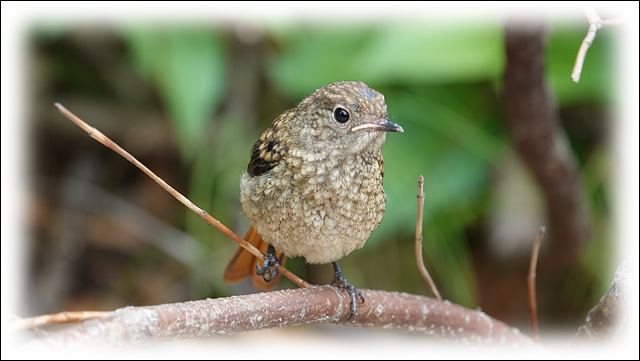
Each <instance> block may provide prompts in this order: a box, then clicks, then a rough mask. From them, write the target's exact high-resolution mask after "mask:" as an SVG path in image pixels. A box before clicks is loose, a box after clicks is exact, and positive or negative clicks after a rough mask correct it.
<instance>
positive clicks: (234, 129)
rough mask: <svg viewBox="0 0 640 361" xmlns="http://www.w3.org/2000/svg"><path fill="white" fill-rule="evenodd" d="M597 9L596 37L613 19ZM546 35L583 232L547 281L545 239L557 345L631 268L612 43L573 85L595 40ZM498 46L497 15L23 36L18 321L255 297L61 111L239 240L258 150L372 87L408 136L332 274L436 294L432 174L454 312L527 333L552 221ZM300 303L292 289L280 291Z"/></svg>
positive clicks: (181, 210) (192, 221) (139, 179)
mask: <svg viewBox="0 0 640 361" xmlns="http://www.w3.org/2000/svg"><path fill="white" fill-rule="evenodd" d="M207 11H210V12H212V14H213V13H215V11H216V6H215V5H209V6H208V7H207ZM596 11H598V13H599V15H600V16H601V17H602V18H603V19H607V18H613V17H617V16H621V15H623V14H619V13H616V12H615V11H609V10H608V9H607V8H596ZM543 23H544V24H545V26H546V33H547V35H546V46H545V51H546V52H545V54H544V56H545V72H546V81H547V85H548V87H549V89H550V92H551V94H552V95H553V99H554V101H555V103H556V106H557V114H558V115H559V117H558V119H559V120H560V122H561V125H562V127H563V128H564V131H565V132H566V136H567V139H568V142H569V145H570V148H571V152H572V153H573V155H574V157H575V160H576V163H577V167H578V173H579V174H578V176H579V180H580V182H581V184H582V186H583V189H584V192H583V195H582V198H583V204H584V206H585V207H586V211H585V215H586V217H587V219H585V222H586V223H587V224H588V230H589V232H588V234H587V236H585V237H584V239H582V240H581V243H580V246H579V248H578V249H577V250H576V254H575V255H567V259H568V260H571V261H570V264H568V265H566V266H567V267H566V268H564V269H563V270H562V271H561V272H558V273H552V272H546V273H545V271H544V270H545V269H555V268H554V267H553V266H552V265H546V264H545V260H547V259H549V258H548V257H545V250H546V249H547V248H548V244H546V243H545V240H546V238H545V240H543V244H542V250H541V260H540V262H539V264H538V310H539V322H540V326H541V330H542V332H543V334H542V339H543V341H544V332H545V330H550V329H556V328H557V327H561V328H562V329H564V330H567V332H568V334H573V332H575V331H576V330H577V327H578V326H579V325H581V324H582V322H583V321H584V318H585V316H586V313H587V312H588V310H589V309H590V308H592V307H593V306H594V305H595V304H596V303H597V302H598V300H599V299H600V297H601V296H602V295H603V294H604V292H605V291H606V289H607V288H608V287H609V285H610V283H611V279H612V275H613V272H614V271H615V268H616V267H617V265H618V264H619V263H620V262H621V260H622V259H621V258H620V256H619V254H618V253H616V251H617V250H618V246H619V240H618V236H617V232H616V229H615V228H614V225H615V222H614V219H613V215H614V214H615V213H614V212H613V211H614V208H615V206H616V204H613V203H614V198H613V194H612V184H614V183H612V182H614V180H615V179H614V178H615V174H614V172H613V171H614V170H615V164H614V162H615V161H616V159H615V157H614V154H613V152H612V148H611V146H610V145H611V144H610V143H611V137H610V135H611V132H612V130H613V128H614V127H615V123H616V121H617V120H616V118H615V115H616V113H617V110H616V109H617V108H616V107H618V106H619V102H618V100H617V89H618V88H619V84H618V82H617V80H616V79H618V78H619V74H618V72H617V71H616V68H617V64H618V62H617V60H616V56H617V55H616V54H620V52H619V51H618V50H619V49H618V47H619V45H620V44H619V40H618V37H619V30H618V29H616V28H607V29H603V30H601V31H599V32H598V36H597V39H596V41H595V42H594V44H593V46H592V47H591V48H590V50H589V52H588V54H587V58H586V61H585V65H584V69H583V72H582V78H581V80H580V83H579V84H574V83H573V82H572V81H571V79H570V74H571V70H572V67H573V63H574V60H575V57H576V54H577V50H578V48H579V46H580V44H581V42H582V40H583V38H584V36H585V35H586V31H587V29H588V23H587V21H586V19H585V16H584V13H583V12H582V9H581V8H579V7H576V8H575V11H573V12H571V16H568V17H554V16H549V17H546V18H544V17H543ZM504 33H505V29H504V24H503V19H500V18H497V17H496V18H487V19H480V20H478V19H475V21H469V19H461V20H460V21H456V19H455V18H453V19H438V17H437V16H431V17H429V16H425V17H424V18H415V19H413V20H407V21H375V20H371V21H368V20H362V21H344V18H343V17H337V18H335V19H333V20H330V21H320V20H319V19H313V20H310V21H307V19H304V18H286V17H285V18H283V19H280V21H259V20H255V21H250V20H246V19H242V20H241V19H234V18H233V17H226V18H225V17H220V18H211V19H209V20H206V21H204V20H193V21H189V20H182V21H181V20H177V21H172V22H147V23H142V22H136V21H128V22H127V21H120V22H113V23H111V22H104V23H90V22H68V23H66V22H55V21H51V22H43V21H40V22H37V23H32V24H30V26H29V27H28V28H27V31H26V32H25V36H24V41H25V45H26V46H25V51H26V56H25V61H26V62H25V68H24V70H25V72H26V81H27V87H26V91H27V96H26V104H25V105H26V109H28V113H27V118H28V122H27V145H28V155H27V157H26V158H25V159H26V160H27V162H26V163H27V169H28V177H27V180H28V183H27V185H26V188H27V191H28V203H27V211H28V214H27V215H26V217H25V221H26V222H27V223H26V227H27V239H26V254H25V257H26V259H25V264H26V266H25V269H26V276H25V287H24V290H23V292H22V293H21V294H20V295H19V298H20V299H21V300H22V301H21V306H22V310H20V312H19V314H20V316H32V315H38V314H44V313H55V312H61V311H73V310H113V309H115V308H118V307H123V306H128V305H134V306H142V305H154V304H161V303H169V302H181V301H187V300H196V299H203V298H216V297H225V296H230V295H237V294H242V293H253V292H257V290H256V289H254V288H253V287H252V286H251V284H250V282H248V281H247V282H242V283H238V284H232V285H227V284H224V283H223V282H222V274H223V270H224V267H225V265H226V262H227V261H228V259H229V258H230V257H231V255H232V254H233V252H234V250H235V249H236V247H237V246H236V244H235V243H234V242H233V241H231V240H230V239H228V238H227V237H225V236H224V235H223V234H222V233H221V232H219V231H217V230H216V229H214V228H213V227H211V226H209V225H208V224H207V223H206V222H204V221H203V220H202V219H201V218H200V217H199V216H197V215H195V214H194V213H192V212H191V211H189V210H188V209H187V208H186V207H184V206H183V205H182V204H180V203H179V202H178V201H176V200H175V199H174V198H173V197H171V196H170V195H169V194H167V193H166V192H165V191H163V190H162V189H161V188H160V187H159V186H158V185H156V184H155V183H154V182H153V181H152V180H151V179H149V178H148V177H147V176H146V175H144V174H143V173H142V172H141V171H140V170H138V169H137V168H136V167H135V166H133V165H132V164H130V163H129V162H127V161H126V160H125V159H123V158H122V157H120V156H119V155H117V154H115V153H114V152H112V151H111V150H109V149H107V148H106V147H104V146H102V145H100V144H99V143H97V142H96V141H94V140H93V139H91V138H90V137H88V136H87V134H86V133H84V132H83V131H82V130H81V129H80V128H78V127H77V126H75V125H74V124H73V123H71V122H70V121H69V120H67V119H66V118H64V117H63V116H62V115H60V114H59V113H58V112H57V111H56V109H55V108H54V106H53V104H54V102H60V103H62V104H63V105H64V106H65V107H67V108H68V109H69V110H71V111H72V112H74V113H75V114H77V115H78V116H79V117H81V118H82V119H84V120H85V121H86V122H87V123H89V124H90V125H92V126H94V127H96V128H97V129H99V130H100V131H101V132H103V133H104V134H105V135H107V136H108V137H110V138H111V139H112V140H113V141H115V142H116V143H118V144H119V145H121V146H122V147H123V148H125V149H126V150H127V151H129V152H130V153H131V154H132V155H133V156H135V157H136V158H137V159H138V160H140V161H141V162H142V163H144V164H145V165H146V166H147V167H149V168H150V169H151V170H152V171H154V172H155V173H156V174H157V175H158V176H160V177H161V178H163V179H164V180H165V181H167V182H168V183H169V184H170V185H172V186H173V187H174V188H175V189H176V190H178V191H179V192H181V193H182V194H184V195H185V196H187V197H188V198H189V199H190V200H191V201H193V202H194V203H195V204H196V205H198V206H199V207H200V208H202V209H204V210H206V211H207V212H209V213H210V214H211V215H213V216H214V217H215V218H217V219H218V220H220V221H221V222H222V223H224V224H225V225H226V226H227V227H229V228H230V229H231V230H233V231H235V232H236V233H238V234H239V235H240V236H243V235H244V233H245V232H246V230H247V228H248V222H247V220H246V218H245V216H244V215H243V214H242V209H241V206H240V203H239V201H238V193H239V188H238V182H239V179H240V174H241V173H242V172H243V171H244V170H245V169H246V166H247V164H248V161H249V151H250V149H251V146H252V145H253V143H254V142H255V141H256V140H257V139H258V137H259V136H260V134H261V132H262V131H263V130H264V129H265V128H266V127H267V126H268V125H269V123H270V122H271V121H272V120H273V119H274V118H275V117H276V116H278V115H279V114H280V113H282V112H283V111H284V110H286V109H289V108H291V107H293V106H295V104H296V102H298V101H300V100H302V99H303V98H304V97H305V96H307V95H308V94H310V93H311V92H313V91H314V90H315V89H316V88H318V87H321V86H323V85H325V84H328V83H331V82H334V81H338V80H362V81H364V82H365V83H367V84H368V85H369V86H371V87H372V88H374V89H376V90H378V91H379V92H381V93H382V94H384V95H385V98H386V102H387V105H388V112H389V115H390V116H391V119H392V120H393V121H394V122H396V123H398V124H400V125H401V126H402V127H403V128H404V130H405V133H403V134H390V135H389V136H388V137H387V139H388V140H387V143H386V144H385V146H384V148H383V154H384V157H385V179H384V187H385V190H386V193H387V195H388V201H387V210H386V213H385V216H384V219H383V221H382V224H381V225H380V227H379V228H378V229H377V230H376V231H375V232H374V233H373V235H372V237H371V239H370V240H369V241H368V243H367V244H366V246H365V247H364V248H363V249H361V250H358V251H355V252H353V253H352V254H350V255H349V256H348V257H346V258H344V259H343V260H342V261H341V262H340V265H341V267H342V269H343V271H344V273H345V275H346V276H347V278H348V279H349V281H350V282H351V283H352V284H353V285H355V286H356V287H358V288H369V289H380V290H388V291H400V292H408V293H413V294H420V295H431V294H430V293H429V291H428V288H427V286H426V285H425V283H424V281H423V279H422V277H421V276H420V273H419V272H418V270H417V266H416V263H415V253H414V232H415V226H416V212H417V204H416V194H417V180H418V177H419V176H420V175H423V176H424V177H425V183H424V192H425V195H426V197H425V206H424V219H423V230H424V244H423V250H424V259H425V263H426V266H427V268H428V269H429V271H430V272H431V275H432V277H433V278H434V280H435V282H436V284H437V285H438V287H439V290H440V292H441V294H442V295H443V297H444V298H446V299H448V300H450V301H451V302H454V303H457V304H460V305H463V306H465V307H469V308H478V307H479V308H481V309H482V310H483V311H484V312H486V313H487V314H489V315H490V316H493V317H495V318H498V319H500V320H502V321H504V322H506V323H508V324H511V325H514V326H517V327H519V328H520V329H521V330H522V331H523V332H525V333H527V334H530V325H529V312H528V308H527V290H526V275H527V270H528V266H529V257H530V252H531V246H532V244H533V241H534V239H535V236H536V235H537V233H538V230H539V228H540V227H541V226H543V225H547V226H548V224H549V220H548V217H547V203H546V198H545V195H544V194H543V190H542V189H541V187H540V186H539V184H538V183H537V182H536V180H535V178H534V177H533V176H532V173H531V170H530V169H528V167H527V165H526V164H524V163H523V162H522V160H521V159H520V158H519V156H518V154H517V153H516V151H515V150H514V148H513V145H512V141H511V140H510V138H509V136H508V134H507V129H506V124H505V119H504V108H505V104H504V101H503V100H504V96H503V87H504V86H503V74H504V71H505V45H504V43H505V36H504ZM619 121H629V119H626V120H625V119H620V120H619ZM634 121H637V119H636V120H634ZM3 191H4V190H3ZM4 198H5V197H4V194H3V200H4ZM3 242H5V240H3ZM549 262H551V261H549ZM287 268H288V269H289V270H291V271H292V272H294V273H296V274H297V275H299V276H300V277H302V278H303V279H305V280H307V281H309V282H312V283H318V284H326V283H329V282H330V281H331V279H332V275H333V271H332V268H331V266H330V265H323V266H309V265H306V264H305V263H304V261H303V260H302V259H300V258H294V259H288V260H287ZM546 286H548V287H546ZM292 287H295V286H294V285H293V284H292V283H291V282H290V281H288V280H286V279H283V280H281V281H280V284H279V285H278V286H277V287H276V288H292Z"/></svg>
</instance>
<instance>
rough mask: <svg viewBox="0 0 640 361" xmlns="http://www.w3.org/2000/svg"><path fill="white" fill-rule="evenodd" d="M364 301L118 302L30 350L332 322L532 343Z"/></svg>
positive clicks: (479, 317)
mask: <svg viewBox="0 0 640 361" xmlns="http://www.w3.org/2000/svg"><path fill="white" fill-rule="evenodd" d="M361 291H362V293H363V294H364V295H365V297H366V300H367V302H365V303H363V304H362V305H359V306H358V312H357V313H356V314H355V316H354V317H353V318H352V319H350V320H348V321H347V320H346V319H347V317H348V316H349V309H350V306H349V302H350V300H349V297H348V296H347V294H346V293H345V292H343V291H341V290H339V289H337V288H335V287H330V286H321V287H317V286H315V287H310V288H302V289H300V288H298V289H289V290H282V291H274V292H263V293H257V294H251V295H243V296H232V297H226V298H217V299H206V300H200V301H190V302H185V303H174V304H166V305H157V306H147V307H125V308H121V309H118V310H116V311H114V312H113V313H110V314H108V315H106V316H105V317H102V318H100V319H96V320H91V321H85V322H83V323H81V324H78V325H74V326H71V327H69V328H67V329H63V330H59V331H51V332H47V333H46V334H38V335H37V337H38V338H37V339H36V340H34V341H32V342H31V344H30V347H46V348H54V349H55V348H68V347H95V346H106V347H109V348H123V347H132V346H141V345H145V344H149V343H153V342H159V341H164V340H177V339H186V338H193V337H210V336H214V335H229V334H233V333H237V332H244V331H253V330H261V329H268V328H274V327H287V326H289V327H290V326H299V325H303V324H313V323H333V324H341V325H349V326H358V327H369V328H380V329H392V330H395V331H401V332H410V333H417V334H427V335H433V336H436V337H442V338H448V339H453V340H457V341H459V342H461V343H466V344H471V345H476V346H490V347H497V346H502V347H511V348H531V347H537V345H536V344H535V343H534V342H533V341H532V340H531V339H530V338H528V337H527V336H525V335H524V334H522V333H520V332H519V331H518V330H517V329H514V328H512V327H510V326H508V325H506V324H504V323H502V322H501V321H498V320H495V319H493V318H491V317H489V316H488V315H486V314H485V313H483V312H482V311H475V310H470V309H466V308H464V307H462V306H458V305H455V304H452V303H450V302H448V301H445V302H440V301H436V300H434V299H433V298H428V297H422V296H416V295H410V294H406V293H397V292H385V291H376V290H361Z"/></svg>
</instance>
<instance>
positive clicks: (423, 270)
mask: <svg viewBox="0 0 640 361" xmlns="http://www.w3.org/2000/svg"><path fill="white" fill-rule="evenodd" d="M423 184H424V177H423V176H422V175H421V176H420V177H419V178H418V219H417V221H416V263H417V264H418V269H419V270H420V274H422V278H424V280H425V281H426V282H427V285H429V288H430V289H431V293H433V295H434V296H436V299H437V300H438V301H442V297H440V292H438V288H437V287H436V284H435V283H433V280H432V279H431V275H429V271H427V268H426V267H425V266H424V260H423V258H422V211H423V209H424V192H422V185H423Z"/></svg>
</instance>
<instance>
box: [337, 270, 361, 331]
mask: <svg viewBox="0 0 640 361" xmlns="http://www.w3.org/2000/svg"><path fill="white" fill-rule="evenodd" d="M333 270H334V271H335V276H333V282H331V285H332V286H335V287H339V288H343V289H344V290H345V291H347V293H348V294H349V299H350V300H351V313H350V314H349V317H347V320H348V319H350V318H351V317H353V315H355V314H356V296H358V297H359V298H360V299H361V300H362V303H364V295H363V294H362V292H360V291H358V289H357V288H355V287H353V285H352V284H351V283H349V282H348V281H347V278H346V277H345V276H344V274H343V273H342V270H341V269H340V266H338V262H333Z"/></svg>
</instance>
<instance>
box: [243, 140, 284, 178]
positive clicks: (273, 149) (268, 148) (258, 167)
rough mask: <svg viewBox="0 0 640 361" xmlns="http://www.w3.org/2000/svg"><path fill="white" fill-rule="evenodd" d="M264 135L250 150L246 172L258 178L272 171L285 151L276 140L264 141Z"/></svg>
mask: <svg viewBox="0 0 640 361" xmlns="http://www.w3.org/2000/svg"><path fill="white" fill-rule="evenodd" d="M265 135H267V134H263V136H262V137H260V139H259V140H258V141H257V142H256V143H255V144H254V145H253V148H252V149H251V160H250V161H249V166H248V167H247V172H248V173H249V174H251V175H252V176H259V175H261V174H264V173H266V172H268V171H270V170H271V169H273V168H274V167H275V166H277V165H278V163H279V162H280V159H282V155H283V154H285V153H286V151H287V149H286V147H284V146H282V145H281V144H280V143H279V142H278V141H277V140H269V141H265V139H264V138H265Z"/></svg>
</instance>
